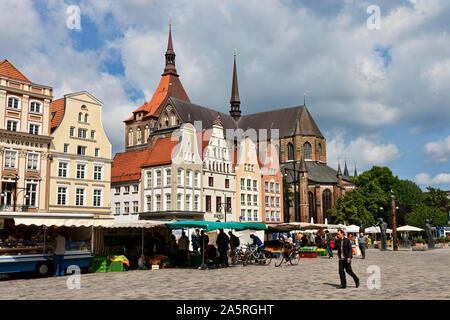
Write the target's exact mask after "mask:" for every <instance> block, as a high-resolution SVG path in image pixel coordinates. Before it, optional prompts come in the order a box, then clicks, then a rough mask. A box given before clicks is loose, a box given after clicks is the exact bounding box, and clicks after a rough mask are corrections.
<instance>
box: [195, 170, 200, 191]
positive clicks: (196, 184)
mask: <svg viewBox="0 0 450 320" xmlns="http://www.w3.org/2000/svg"><path fill="white" fill-rule="evenodd" d="M199 177H200V173H199V172H198V171H195V173H194V187H196V188H199V187H200V185H199V182H200V180H199Z"/></svg>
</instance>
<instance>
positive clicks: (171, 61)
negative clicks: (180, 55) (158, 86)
mask: <svg viewBox="0 0 450 320" xmlns="http://www.w3.org/2000/svg"><path fill="white" fill-rule="evenodd" d="M165 56H166V67H165V68H164V73H163V74H162V75H163V76H165V75H167V74H173V75H174V76H177V77H178V74H177V69H176V68H175V51H174V50H173V44H172V19H170V20H169V40H168V41H167V51H166V54H165Z"/></svg>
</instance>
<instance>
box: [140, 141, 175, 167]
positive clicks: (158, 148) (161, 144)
mask: <svg viewBox="0 0 450 320" xmlns="http://www.w3.org/2000/svg"><path fill="white" fill-rule="evenodd" d="M172 139H173V138H172V137H168V138H159V139H158V140H156V142H155V144H154V146H153V147H152V148H151V149H150V150H151V152H150V153H149V154H148V157H147V158H146V160H145V161H144V163H143V165H142V166H143V167H149V166H156V165H163V164H169V163H172V154H173V151H175V148H176V146H177V144H178V140H175V141H173V140H172Z"/></svg>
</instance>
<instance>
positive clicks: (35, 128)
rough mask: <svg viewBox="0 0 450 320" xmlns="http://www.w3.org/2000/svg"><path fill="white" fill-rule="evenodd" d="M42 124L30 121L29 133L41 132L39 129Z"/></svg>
mask: <svg viewBox="0 0 450 320" xmlns="http://www.w3.org/2000/svg"><path fill="white" fill-rule="evenodd" d="M40 127H41V126H40V125H38V124H35V123H30V127H29V130H28V133H29V134H39V131H40V130H39V129H40Z"/></svg>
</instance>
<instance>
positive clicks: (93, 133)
mask: <svg viewBox="0 0 450 320" xmlns="http://www.w3.org/2000/svg"><path fill="white" fill-rule="evenodd" d="M91 139H92V140H94V139H95V130H91Z"/></svg>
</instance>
